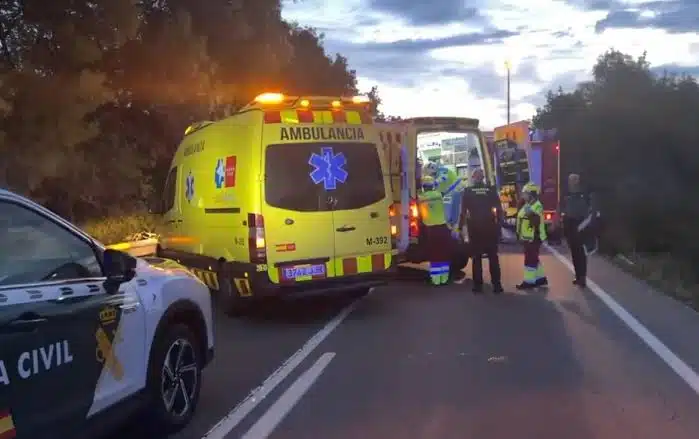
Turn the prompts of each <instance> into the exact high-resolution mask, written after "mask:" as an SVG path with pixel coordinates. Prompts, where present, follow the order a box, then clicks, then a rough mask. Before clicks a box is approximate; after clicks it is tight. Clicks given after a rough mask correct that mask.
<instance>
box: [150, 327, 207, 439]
mask: <svg viewBox="0 0 699 439" xmlns="http://www.w3.org/2000/svg"><path fill="white" fill-rule="evenodd" d="M201 352H202V350H201V349H200V347H199V341H198V339H197V337H196V335H195V334H194V332H192V330H191V329H190V328H189V327H188V326H187V325H185V324H181V323H176V324H172V325H170V326H167V327H165V328H164V330H162V331H159V334H157V335H156V338H155V341H154V343H153V350H152V352H151V357H150V361H149V362H148V379H147V384H146V391H147V392H148V396H149V398H150V410H149V412H148V414H147V417H146V420H147V422H148V424H149V427H151V428H152V429H153V431H157V432H159V433H161V432H166V433H168V434H169V433H175V432H177V431H179V430H181V429H182V428H184V427H185V426H186V425H187V424H188V423H189V421H190V420H191V419H192V417H193V416H194V412H195V411H196V407H197V403H198V402H199V393H200V391H201V371H202V364H203V358H200V354H201Z"/></svg>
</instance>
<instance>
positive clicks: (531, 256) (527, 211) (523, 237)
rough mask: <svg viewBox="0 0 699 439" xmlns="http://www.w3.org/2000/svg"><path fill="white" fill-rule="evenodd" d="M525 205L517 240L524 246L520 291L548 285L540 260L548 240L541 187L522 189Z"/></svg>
mask: <svg viewBox="0 0 699 439" xmlns="http://www.w3.org/2000/svg"><path fill="white" fill-rule="evenodd" d="M522 199H523V201H524V205H523V206H522V207H521V208H520V209H519V211H518V212H517V229H516V231H517V239H518V240H519V241H521V242H522V244H523V245H524V281H523V282H522V283H521V284H519V285H517V289H518V290H527V289H531V288H536V287H539V286H545V285H548V279H546V276H545V275H544V267H543V266H542V265H541V261H540V260H539V252H540V251H541V244H542V243H543V242H544V241H545V240H546V225H545V224H544V218H543V215H544V206H543V204H541V201H539V187H538V186H537V185H535V184H534V183H531V182H530V183H527V184H525V185H524V187H523V188H522Z"/></svg>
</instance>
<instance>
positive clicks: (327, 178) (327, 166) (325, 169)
mask: <svg viewBox="0 0 699 439" xmlns="http://www.w3.org/2000/svg"><path fill="white" fill-rule="evenodd" d="M308 164H309V165H311V166H313V168H314V169H313V171H311V173H310V174H309V175H310V177H311V180H313V183H314V184H320V183H323V187H324V188H325V190H326V191H331V190H335V189H337V182H338V181H339V182H340V183H344V182H345V181H347V176H348V175H349V174H348V173H347V171H346V170H345V168H344V167H345V165H346V164H347V158H346V157H345V155H344V154H343V153H338V154H335V152H334V151H333V149H332V148H331V147H324V148H321V149H320V154H316V153H313V154H312V155H311V158H310V159H309V160H308Z"/></svg>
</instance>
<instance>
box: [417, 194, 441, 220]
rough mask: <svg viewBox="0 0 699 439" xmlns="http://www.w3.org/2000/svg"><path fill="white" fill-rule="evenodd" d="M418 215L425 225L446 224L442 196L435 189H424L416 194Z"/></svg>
mask: <svg viewBox="0 0 699 439" xmlns="http://www.w3.org/2000/svg"><path fill="white" fill-rule="evenodd" d="M418 201H419V208H420V216H421V217H422V222H423V223H424V224H425V225H426V226H440V225H442V224H446V223H447V221H446V218H445V216H444V197H442V193H441V192H439V191H436V190H431V191H424V192H422V193H420V194H419V195H418Z"/></svg>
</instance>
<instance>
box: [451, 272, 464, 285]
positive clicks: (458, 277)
mask: <svg viewBox="0 0 699 439" xmlns="http://www.w3.org/2000/svg"><path fill="white" fill-rule="evenodd" d="M450 277H451V281H452V282H454V283H461V282H462V281H463V280H464V279H465V278H466V273H464V272H463V271H461V270H459V271H457V272H454V273H451V274H450Z"/></svg>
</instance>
